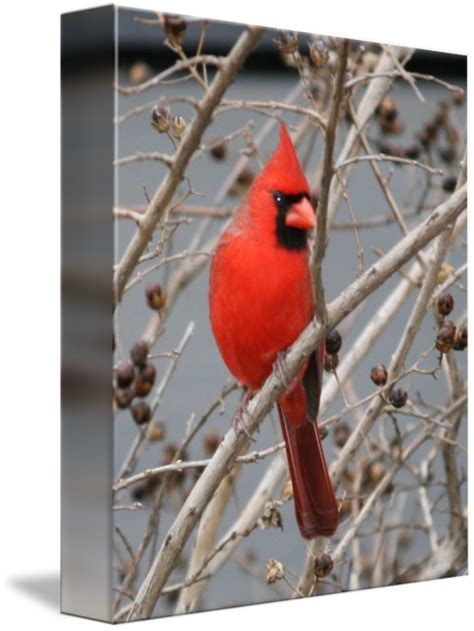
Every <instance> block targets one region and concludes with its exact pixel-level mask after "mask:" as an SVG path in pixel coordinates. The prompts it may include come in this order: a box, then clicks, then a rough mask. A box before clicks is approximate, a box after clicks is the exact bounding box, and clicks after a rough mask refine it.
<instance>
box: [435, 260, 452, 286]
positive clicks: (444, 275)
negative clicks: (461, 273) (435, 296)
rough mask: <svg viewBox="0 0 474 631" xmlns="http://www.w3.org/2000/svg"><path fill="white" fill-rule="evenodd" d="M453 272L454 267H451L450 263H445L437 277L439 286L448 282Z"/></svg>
mask: <svg viewBox="0 0 474 631" xmlns="http://www.w3.org/2000/svg"><path fill="white" fill-rule="evenodd" d="M453 272H454V267H453V266H452V265H449V264H448V263H443V264H442V265H441V267H440V269H439V272H438V276H437V277H436V282H437V284H438V285H442V284H443V283H444V282H446V281H447V280H448V278H449V277H450V276H451V274H452V273H453Z"/></svg>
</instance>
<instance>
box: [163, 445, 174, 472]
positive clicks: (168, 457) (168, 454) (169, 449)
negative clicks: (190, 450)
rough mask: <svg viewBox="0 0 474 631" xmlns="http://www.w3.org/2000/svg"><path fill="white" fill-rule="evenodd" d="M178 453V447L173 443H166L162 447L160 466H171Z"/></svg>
mask: <svg viewBox="0 0 474 631" xmlns="http://www.w3.org/2000/svg"><path fill="white" fill-rule="evenodd" d="M177 451H178V447H177V446H176V445H175V444H174V443H166V445H164V446H163V451H162V453H161V464H162V466H165V465H168V464H171V463H172V462H173V460H174V457H175V456H176V453H177Z"/></svg>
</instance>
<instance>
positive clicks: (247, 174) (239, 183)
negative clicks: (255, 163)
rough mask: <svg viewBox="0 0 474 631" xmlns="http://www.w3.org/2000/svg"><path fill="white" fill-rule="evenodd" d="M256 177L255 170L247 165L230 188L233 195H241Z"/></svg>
mask: <svg viewBox="0 0 474 631" xmlns="http://www.w3.org/2000/svg"><path fill="white" fill-rule="evenodd" d="M254 177H255V172H254V171H253V170H252V169H251V168H250V167H245V168H243V169H242V171H241V172H240V173H239V175H238V176H237V179H236V180H235V182H234V183H233V184H232V186H231V187H230V189H229V193H230V194H231V195H239V194H240V193H243V192H244V191H246V190H247V189H248V187H249V186H250V184H252V182H253V179H254Z"/></svg>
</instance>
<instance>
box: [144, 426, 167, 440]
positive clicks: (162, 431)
mask: <svg viewBox="0 0 474 631" xmlns="http://www.w3.org/2000/svg"><path fill="white" fill-rule="evenodd" d="M165 436H166V425H165V424H164V422H163V421H152V422H151V423H149V424H148V426H147V428H146V437H147V438H148V440H149V441H150V442H152V443H157V442H159V441H160V440H163V438H164V437H165Z"/></svg>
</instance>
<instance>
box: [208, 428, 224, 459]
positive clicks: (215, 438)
mask: <svg viewBox="0 0 474 631" xmlns="http://www.w3.org/2000/svg"><path fill="white" fill-rule="evenodd" d="M220 444H221V437H220V435H219V434H218V433H217V432H214V431H212V430H210V431H209V432H207V434H206V436H205V437H204V451H205V453H206V454H207V455H208V456H209V457H210V456H213V455H214V453H215V452H216V450H217V448H218V447H219V445H220Z"/></svg>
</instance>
